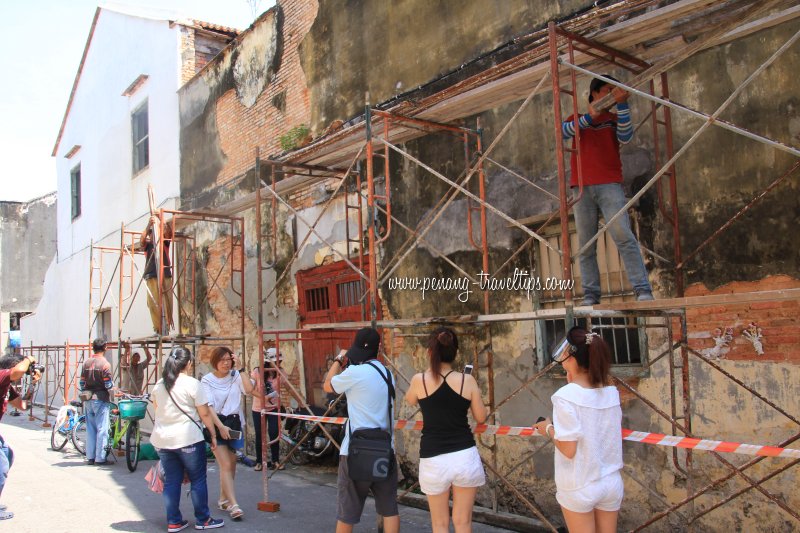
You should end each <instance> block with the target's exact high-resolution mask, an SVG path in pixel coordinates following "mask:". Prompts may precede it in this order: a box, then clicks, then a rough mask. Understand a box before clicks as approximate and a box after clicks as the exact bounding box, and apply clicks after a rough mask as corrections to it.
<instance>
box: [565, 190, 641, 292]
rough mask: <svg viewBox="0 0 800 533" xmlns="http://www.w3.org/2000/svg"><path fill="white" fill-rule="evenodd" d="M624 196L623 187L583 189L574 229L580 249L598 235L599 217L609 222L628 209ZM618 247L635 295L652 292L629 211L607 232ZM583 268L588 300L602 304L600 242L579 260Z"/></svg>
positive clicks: (584, 287)
mask: <svg viewBox="0 0 800 533" xmlns="http://www.w3.org/2000/svg"><path fill="white" fill-rule="evenodd" d="M626 201H627V200H626V198H625V192H624V191H623V190H622V184H620V183H606V184H603V185H588V186H585V187H584V188H583V197H582V198H581V200H580V201H579V202H578V203H577V204H575V207H574V209H573V212H574V214H575V226H576V228H577V230H578V242H579V245H580V248H583V245H584V244H586V243H587V242H588V241H589V239H591V238H592V237H594V235H595V234H596V233H597V227H598V224H599V222H600V215H601V214H602V215H603V219H605V220H606V222H608V221H609V220H611V217H613V216H614V215H615V214H617V212H618V211H619V210H620V209H622V208H623V206H625V203H626ZM607 231H608V232H609V233H610V234H611V238H612V239H614V244H616V245H617V250H619V255H620V257H622V262H623V263H624V264H625V271H626V272H627V273H628V280H629V281H630V283H631V285H632V286H633V290H635V291H636V294H639V293H642V292H652V288H651V287H650V281H648V279H647V269H645V267H644V261H643V260H642V252H641V250H640V249H639V243H638V241H637V240H636V236H635V235H634V234H633V232H632V231H631V221H630V219H629V218H628V213H627V211H626V212H624V213H623V214H622V215H620V217H619V218H618V219H617V220H615V221H614V223H613V224H612V225H611V226H609V227H608V230H607ZM578 260H579V264H580V266H581V285H582V286H583V294H584V296H585V297H589V298H594V299H595V300H596V301H598V302H599V301H600V271H599V269H598V268H597V241H595V242H594V243H592V245H591V246H590V247H589V248H587V249H586V251H585V252H583V253H582V254H581V255H580V256H579V257H578Z"/></svg>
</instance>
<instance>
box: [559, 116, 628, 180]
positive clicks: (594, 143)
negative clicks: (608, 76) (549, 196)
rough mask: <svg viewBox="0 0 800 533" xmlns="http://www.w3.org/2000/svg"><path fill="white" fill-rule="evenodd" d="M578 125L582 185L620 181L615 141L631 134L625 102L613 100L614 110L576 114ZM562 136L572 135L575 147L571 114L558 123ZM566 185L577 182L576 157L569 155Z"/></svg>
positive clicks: (617, 142)
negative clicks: (591, 113)
mask: <svg viewBox="0 0 800 533" xmlns="http://www.w3.org/2000/svg"><path fill="white" fill-rule="evenodd" d="M578 124H579V127H580V149H581V174H582V180H583V184H584V185H602V184H605V183H620V182H622V160H621V159H620V156H619V145H620V144H627V143H628V142H630V140H631V139H632V138H633V123H632V121H631V111H630V107H629V106H628V104H627V102H622V103H619V104H617V113H616V114H615V113H608V112H606V113H601V114H600V116H598V117H597V118H596V119H594V120H593V119H592V117H591V115H589V114H588V113H587V114H585V115H580V116H579V117H578ZM561 133H562V135H563V136H564V139H572V147H573V148H575V119H574V115H573V116H571V117H569V118H568V119H567V120H565V121H564V122H563V123H562V124H561ZM571 168H572V176H571V179H570V185H571V186H572V187H577V186H578V172H577V157H576V154H575V153H574V152H573V153H572V157H571Z"/></svg>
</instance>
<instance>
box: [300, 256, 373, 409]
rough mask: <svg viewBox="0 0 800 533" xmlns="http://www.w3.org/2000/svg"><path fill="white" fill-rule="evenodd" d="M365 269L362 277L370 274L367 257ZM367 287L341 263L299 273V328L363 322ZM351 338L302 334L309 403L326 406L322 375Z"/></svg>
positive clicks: (350, 335) (344, 334) (323, 333)
mask: <svg viewBox="0 0 800 533" xmlns="http://www.w3.org/2000/svg"><path fill="white" fill-rule="evenodd" d="M354 263H355V264H358V263H357V262H355V261H354ZM364 268H365V274H367V275H369V270H368V269H369V263H368V261H367V260H366V258H365V260H364ZM366 288H367V283H366V282H364V281H362V278H361V276H359V275H358V274H357V273H356V272H354V271H353V270H352V269H351V268H350V267H349V266H348V265H347V263H345V262H344V261H338V262H336V263H331V264H329V265H323V266H321V267H316V268H312V269H309V270H304V271H301V272H298V273H297V292H298V296H299V314H300V327H301V328H302V327H304V326H306V325H308V324H330V323H335V322H351V321H359V320H362V319H363V318H364V317H363V316H362V303H363V304H365V305H366V308H365V309H366V312H367V313H368V312H369V297H368V296H367V297H366V298H363V300H362V295H363V293H364V291H366ZM367 317H368V315H367ZM378 318H380V302H378ZM352 338H353V332H351V331H342V332H339V331H320V332H313V333H308V334H304V335H303V341H302V345H303V363H304V367H305V380H306V391H307V393H308V401H309V403H311V404H314V405H320V406H321V405H324V404H325V393H324V392H323V391H322V384H323V381H324V379H325V374H326V373H327V371H328V368H329V366H330V363H331V362H332V360H333V358H334V357H335V356H336V355H337V354H338V353H339V350H340V349H346V348H349V347H350V342H351V340H352Z"/></svg>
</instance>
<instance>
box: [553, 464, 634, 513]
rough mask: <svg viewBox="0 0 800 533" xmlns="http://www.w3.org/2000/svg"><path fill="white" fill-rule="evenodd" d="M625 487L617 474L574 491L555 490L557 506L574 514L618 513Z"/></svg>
mask: <svg viewBox="0 0 800 533" xmlns="http://www.w3.org/2000/svg"><path fill="white" fill-rule="evenodd" d="M624 489H625V485H624V484H623V482H622V476H621V475H620V473H619V472H614V473H613V474H609V475H607V476H605V477H601V478H600V479H597V480H595V481H592V482H591V483H589V484H588V485H586V486H585V487H581V488H579V489H575V490H560V489H559V490H557V491H556V500H557V501H558V504H559V505H560V506H561V507H563V508H564V509H567V510H569V511H572V512H574V513H588V512H591V511H593V510H594V509H600V510H601V511H619V508H620V507H621V506H622V496H623V493H624Z"/></svg>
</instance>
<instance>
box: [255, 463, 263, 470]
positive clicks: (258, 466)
mask: <svg viewBox="0 0 800 533" xmlns="http://www.w3.org/2000/svg"><path fill="white" fill-rule="evenodd" d="M262 468H263V465H262V464H261V463H256V466H254V467H253V470H255V471H256V472H261V469H262Z"/></svg>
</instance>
